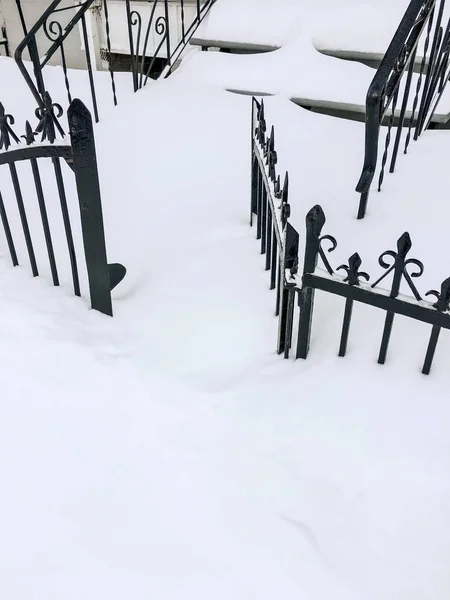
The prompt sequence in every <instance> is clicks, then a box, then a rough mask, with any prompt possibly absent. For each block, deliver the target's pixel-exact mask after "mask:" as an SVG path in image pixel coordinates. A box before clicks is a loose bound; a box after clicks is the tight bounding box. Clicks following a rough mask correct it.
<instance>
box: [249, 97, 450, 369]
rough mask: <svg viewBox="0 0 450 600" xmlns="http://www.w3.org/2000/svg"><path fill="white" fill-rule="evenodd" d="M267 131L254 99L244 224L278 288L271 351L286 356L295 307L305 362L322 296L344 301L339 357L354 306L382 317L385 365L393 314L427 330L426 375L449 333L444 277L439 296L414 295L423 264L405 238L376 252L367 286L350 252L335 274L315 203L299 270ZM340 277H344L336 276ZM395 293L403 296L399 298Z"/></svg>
mask: <svg viewBox="0 0 450 600" xmlns="http://www.w3.org/2000/svg"><path fill="white" fill-rule="evenodd" d="M266 129H267V125H266V120H265V115H264V103H263V101H261V103H259V102H257V101H256V100H255V99H253V109H252V171H251V173H252V181H251V208H250V211H251V217H250V225H253V222H254V216H256V233H257V235H256V237H257V238H258V239H260V240H261V253H262V254H265V255H266V269H267V270H270V273H271V279H270V281H271V284H270V287H271V289H276V290H277V303H276V314H277V315H278V341H277V351H278V353H279V354H284V356H285V358H289V355H290V350H291V347H292V344H293V337H294V323H295V312H296V306H298V308H299V310H298V333H297V351H296V357H297V358H303V359H306V358H307V357H308V353H309V348H310V338H311V332H312V322H313V311H314V297H315V291H316V290H321V291H323V292H327V293H330V294H333V295H335V296H340V297H343V298H345V309H344V319H343V324H342V332H341V339H340V344H339V356H345V355H346V353H347V346H348V339H349V334H350V326H351V321H352V315H353V308H354V303H355V302H357V303H358V302H359V303H362V304H367V305H369V306H373V307H376V308H379V309H380V310H383V311H385V312H386V318H385V324H384V329H383V334H382V337H381V346H380V350H379V355H378V363H379V364H384V363H385V361H386V358H387V353H388V348H389V342H390V338H391V333H392V330H393V325H394V319H395V315H403V316H406V317H409V318H411V319H414V320H417V321H422V322H424V323H428V324H430V325H432V331H431V335H430V340H429V343H428V347H427V350H426V355H425V360H424V363H423V368H422V373H424V374H426V375H428V374H429V373H430V370H431V366H432V363H433V358H434V354H435V351H436V347H437V343H438V339H439V336H440V332H441V329H450V278H448V279H446V280H445V281H443V283H442V284H441V286H440V291H436V290H431V291H429V292H427V293H426V294H424V295H422V294H421V293H420V292H419V290H418V288H417V286H416V285H415V283H414V281H413V279H416V278H419V277H420V276H421V275H422V274H423V272H424V266H423V264H422V263H421V262H420V261H419V260H417V259H415V258H409V252H410V250H411V246H412V243H411V238H410V236H409V234H408V233H407V232H405V233H404V234H403V235H402V236H400V238H399V239H398V241H397V249H396V250H387V251H386V252H383V254H381V256H380V257H379V259H378V263H379V265H380V266H381V268H382V269H383V270H384V272H383V273H382V274H381V275H380V276H378V277H377V278H375V280H374V281H373V283H372V282H370V276H369V274H368V273H365V272H364V271H361V265H362V260H361V258H360V255H359V254H358V253H355V254H353V255H352V256H351V257H350V258H349V259H348V263H347V264H343V265H340V266H338V267H337V268H334V267H333V266H332V264H331V262H330V260H329V258H328V253H330V252H333V251H334V250H336V248H337V246H338V244H337V241H336V239H335V238H334V237H332V236H330V235H323V233H322V230H323V227H324V225H325V214H324V212H323V210H322V208H321V207H320V206H318V205H317V206H315V207H314V208H312V209H311V210H310V211H309V213H308V214H307V216H306V233H305V237H304V246H305V255H304V260H303V268H302V270H301V271H300V272H299V245H300V235H299V233H298V232H297V231H296V229H295V228H294V227H293V226H292V225H291V224H290V222H289V217H290V214H291V209H290V205H289V204H288V197H287V183H286V185H285V186H284V188H283V190H281V188H280V179H279V176H278V175H277V173H276V165H277V162H278V158H277V153H276V150H275V136H274V130H273V128H272V130H271V134H270V136H267V134H266ZM286 182H287V177H286ZM325 245H327V247H326V246H325ZM319 261H320V264H319ZM339 271H342V272H343V273H344V275H343V276H342V275H340V274H339V273H338V272H339ZM389 276H391V277H392V283H391V286H390V290H389V291H388V292H387V291H386V290H385V289H382V288H381V287H380V283H382V282H385V281H386V279H387V278H388V277H389ZM402 287H403V288H404V291H407V292H408V295H406V294H404V293H403V292H402ZM411 294H412V295H411ZM427 296H435V298H436V300H437V301H436V302H435V303H431V302H428V301H426V300H425V298H426V297H427Z"/></svg>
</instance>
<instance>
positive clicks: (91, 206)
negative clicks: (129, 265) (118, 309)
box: [67, 99, 113, 316]
mask: <svg viewBox="0 0 450 600" xmlns="http://www.w3.org/2000/svg"><path fill="white" fill-rule="evenodd" d="M67 117H68V121H69V130H70V139H71V143H72V152H73V167H74V171H75V179H76V183H77V191H78V200H79V203H80V214H81V226H82V232H83V245H84V252H85V256H86V265H87V272H88V279H89V291H90V296H91V306H92V308H93V309H95V310H99V311H100V312H102V313H104V314H106V315H110V316H112V314H113V313H112V302H111V283H110V279H109V273H108V263H107V259H106V245H105V232H104V228H103V214H102V203H101V196H100V183H99V179H98V170H97V157H96V152H95V142H94V131H93V126H92V117H91V114H90V112H89V111H88V109H87V108H86V106H85V105H84V104H83V103H82V102H81V100H78V99H75V100H73V102H72V104H71V105H70V107H69V110H68V111H67Z"/></svg>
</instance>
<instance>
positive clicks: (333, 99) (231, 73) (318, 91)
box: [177, 35, 450, 123]
mask: <svg viewBox="0 0 450 600" xmlns="http://www.w3.org/2000/svg"><path fill="white" fill-rule="evenodd" d="M374 74H375V70H374V69H372V68H370V67H368V66H366V65H364V64H361V63H359V62H351V61H347V60H340V59H338V58H334V57H331V56H327V55H325V54H322V53H320V52H318V51H317V50H316V49H315V48H314V46H313V44H312V43H311V40H310V38H309V37H308V36H306V35H305V36H300V37H298V38H297V39H295V40H294V41H293V42H291V43H289V44H287V45H285V46H284V47H283V48H280V49H279V50H276V51H274V52H270V53H265V54H253V55H235V54H223V53H218V52H194V53H192V54H191V55H190V56H189V57H187V58H186V59H185V60H184V61H183V63H182V64H181V67H180V68H179V70H178V72H177V77H186V78H188V79H190V80H191V81H194V80H196V81H201V82H207V83H212V84H214V85H216V86H218V87H221V88H223V89H226V90H228V91H232V92H237V93H241V94H248V95H257V96H259V95H278V94H279V95H282V96H284V97H287V98H289V99H291V100H292V101H293V102H295V103H296V104H299V105H300V106H303V107H306V108H313V109H316V110H318V111H320V112H324V113H327V114H333V115H336V116H341V117H345V118H353V119H355V120H362V119H363V118H364V113H365V102H366V95H367V90H368V88H369V85H370V83H371V81H372V79H373V77H374ZM417 78H418V75H417V74H416V75H414V79H413V83H412V90H415V86H416V84H417ZM413 98H414V94H411V98H410V100H411V106H412V100H413ZM449 119H450V89H449V88H447V91H446V92H445V94H444V96H443V98H442V100H441V102H440V104H439V108H438V111H437V113H436V114H435V116H434V119H433V120H434V121H435V122H437V123H446V122H447V121H449Z"/></svg>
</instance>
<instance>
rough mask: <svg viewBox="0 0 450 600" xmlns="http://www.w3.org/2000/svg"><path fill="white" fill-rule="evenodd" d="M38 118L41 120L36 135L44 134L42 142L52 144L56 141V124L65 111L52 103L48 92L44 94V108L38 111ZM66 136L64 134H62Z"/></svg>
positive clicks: (40, 107) (39, 108) (41, 107)
mask: <svg viewBox="0 0 450 600" xmlns="http://www.w3.org/2000/svg"><path fill="white" fill-rule="evenodd" d="M35 114H36V117H37V118H38V119H39V123H38V126H37V127H36V133H42V137H41V142H44V141H45V140H48V141H49V142H50V144H53V142H54V141H55V140H56V130H55V123H57V121H58V119H59V118H60V117H62V115H63V109H62V107H61V106H60V105H59V104H56V103H54V102H53V101H52V99H51V96H50V94H49V93H48V92H45V94H44V102H43V105H42V106H39V107H38V108H37V109H36V113H35ZM62 135H64V133H62Z"/></svg>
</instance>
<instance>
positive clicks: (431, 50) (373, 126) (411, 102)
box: [356, 0, 450, 219]
mask: <svg viewBox="0 0 450 600" xmlns="http://www.w3.org/2000/svg"><path fill="white" fill-rule="evenodd" d="M445 3H446V0H411V1H410V4H409V6H408V8H407V10H406V12H405V15H404V17H403V19H402V21H401V22H400V25H399V27H398V29H397V31H396V33H395V35H394V38H393V39H392V42H391V44H390V45H389V48H388V50H387V52H386V54H385V57H384V59H383V60H382V62H381V64H380V67H379V69H378V70H377V73H376V75H375V77H374V79H373V81H372V83H371V85H370V87H369V90H368V93H367V100H366V140H365V157H364V165H363V170H362V174H361V177H360V179H359V182H358V185H357V187H356V191H357V192H359V193H360V194H361V198H360V203H359V209H358V218H359V219H362V218H363V217H364V216H365V214H366V210H367V204H368V198H369V193H370V187H371V184H372V181H373V179H374V177H375V174H376V170H377V163H378V144H379V137H380V132H381V126H382V125H383V124H387V130H386V137H385V146H384V153H383V157H382V161H381V168H380V172H379V176H378V191H380V190H381V187H382V184H383V182H384V178H385V171H386V167H387V162H388V159H389V157H390V164H389V172H390V173H393V172H394V170H395V166H396V163H397V157H398V153H399V150H400V146H401V143H402V136H403V134H404V131H405V130H406V136H405V140H404V153H405V154H406V153H407V151H408V147H409V144H410V141H411V139H412V138H413V139H414V140H418V139H419V137H420V135H421V134H422V133H423V132H424V131H425V130H426V129H428V128H432V127H433V126H434V122H433V118H434V117H435V113H436V109H437V107H438V104H439V101H440V99H441V97H442V94H443V93H444V90H445V87H446V85H447V82H448V80H449V78H450V60H449V54H450V20H449V21H448V23H447V24H446V25H445V26H444V25H443V13H444V8H445ZM422 41H423V43H422ZM419 47H420V48H421V50H420V53H421V59H420V63H418V62H417V58H418V52H419V50H418V48H419ZM419 65H420V66H419ZM417 68H418V69H419V71H418V74H416V73H415V71H416V70H417ZM403 79H404V82H405V83H404V85H401V83H402V80H403ZM414 79H416V82H415V85H414ZM413 89H414V91H413V92H412V90H413ZM398 104H399V106H400V110H397V105H398ZM394 130H395V141H394V145H393V148H392V151H391V148H390V146H391V136H392V133H393V131H394Z"/></svg>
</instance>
